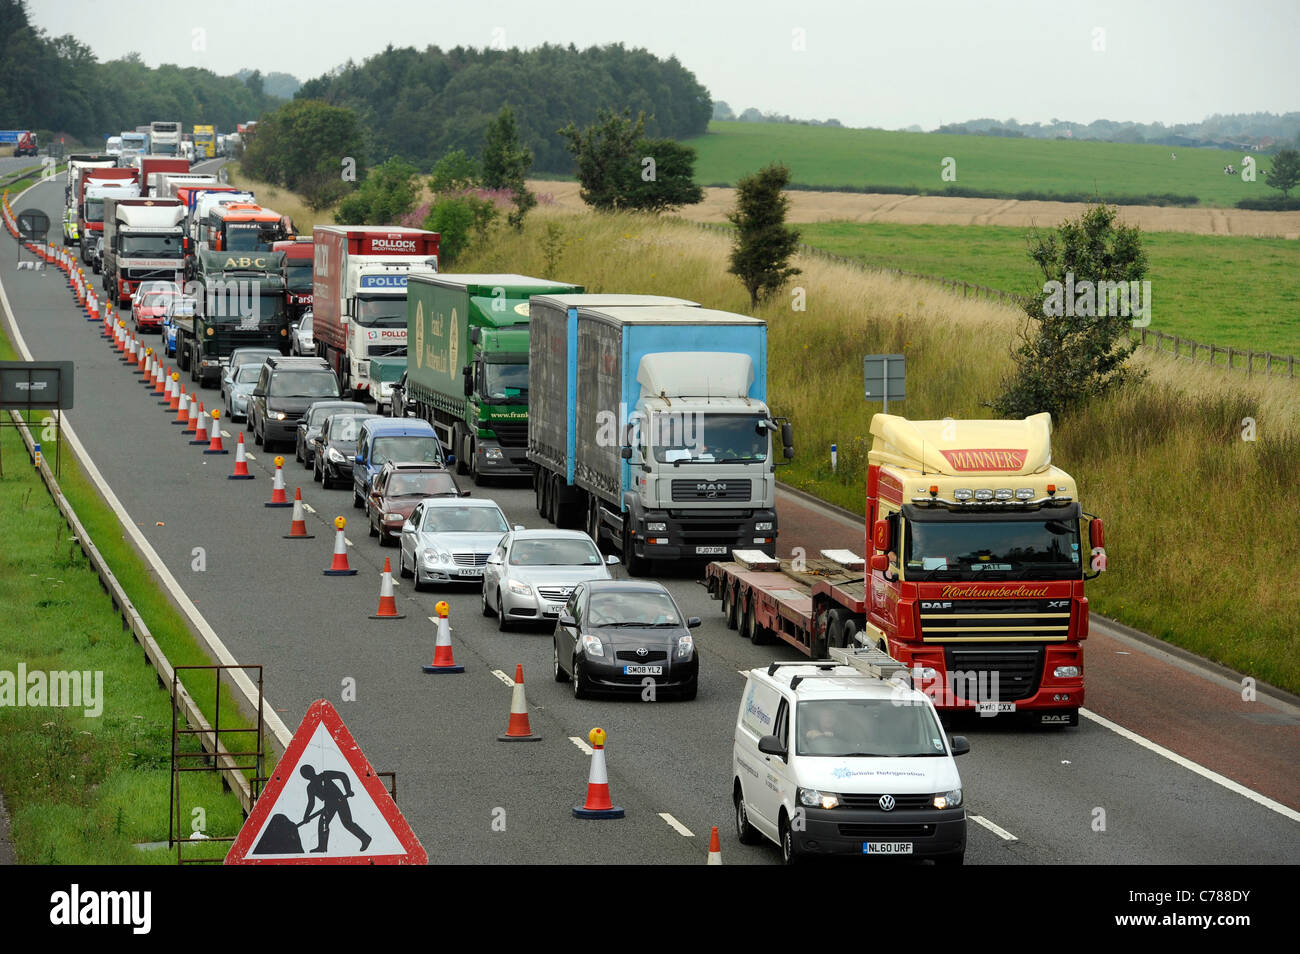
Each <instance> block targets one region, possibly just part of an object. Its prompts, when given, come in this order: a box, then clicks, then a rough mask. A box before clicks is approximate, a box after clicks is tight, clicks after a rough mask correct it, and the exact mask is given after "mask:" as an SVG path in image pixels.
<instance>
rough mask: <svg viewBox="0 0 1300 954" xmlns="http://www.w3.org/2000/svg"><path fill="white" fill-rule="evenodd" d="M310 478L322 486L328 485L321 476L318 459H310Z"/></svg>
mask: <svg viewBox="0 0 1300 954" xmlns="http://www.w3.org/2000/svg"><path fill="white" fill-rule="evenodd" d="M311 479H312V480H313V481H315V482H316V483H318V484H320V485H321V486H322V487H328V486H329V484H327V483H325V481H324V479H323V478H322V477H321V472H320V462H319V461H312V465H311Z"/></svg>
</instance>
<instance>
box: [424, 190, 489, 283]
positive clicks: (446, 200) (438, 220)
mask: <svg viewBox="0 0 1300 954" xmlns="http://www.w3.org/2000/svg"><path fill="white" fill-rule="evenodd" d="M496 217H497V207H496V204H495V203H493V202H492V200H490V199H482V198H479V197H478V196H476V195H474V194H472V193H468V192H466V193H460V194H457V195H445V196H441V197H440V198H438V199H436V200H435V201H434V203H433V205H432V206H431V207H430V209H429V215H428V217H427V218H425V220H424V227H425V228H426V229H428V230H429V231H430V232H437V233H438V234H439V236H440V238H439V240H438V264H439V266H440V267H442V268H444V269H445V268H447V267H448V266H450V265H452V264H453V263H454V262H455V261H456V259H458V258H459V257H460V256H461V255H462V254H464V252H465V250H466V249H468V248H469V247H470V246H471V245H472V244H473V243H474V242H475V241H476V240H477V241H480V242H481V241H483V240H485V239H486V237H487V234H488V230H489V228H490V227H491V225H492V222H493V221H494V220H495V219H496Z"/></svg>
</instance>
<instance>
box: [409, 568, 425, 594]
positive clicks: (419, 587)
mask: <svg viewBox="0 0 1300 954" xmlns="http://www.w3.org/2000/svg"><path fill="white" fill-rule="evenodd" d="M411 576H412V579H414V580H415V592H417V593H423V592H424V590H425V584H424V581H423V580H421V579H420V568H419V567H418V566H416V567H413V568H412V570H411Z"/></svg>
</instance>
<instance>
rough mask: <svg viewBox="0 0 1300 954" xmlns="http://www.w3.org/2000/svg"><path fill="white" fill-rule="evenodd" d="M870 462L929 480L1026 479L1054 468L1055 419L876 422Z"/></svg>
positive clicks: (885, 417) (877, 418)
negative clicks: (926, 476) (972, 476)
mask: <svg viewBox="0 0 1300 954" xmlns="http://www.w3.org/2000/svg"><path fill="white" fill-rule="evenodd" d="M871 434H872V436H873V437H874V438H875V441H874V442H873V443H872V445H871V453H870V455H869V456H868V460H869V461H870V463H873V464H886V465H891V464H892V465H894V466H896V467H904V468H907V469H909V470H915V471H918V472H920V473H925V474H945V475H949V476H953V477H956V476H958V475H962V474H1001V475H1006V476H1017V475H1019V476H1024V475H1028V474H1035V473H1039V472H1041V471H1043V470H1046V469H1047V468H1048V467H1050V466H1051V463H1052V415H1050V414H1048V413H1046V412H1044V413H1042V414H1035V415H1033V416H1032V417H1027V418H1025V419H1024V420H1021V421H954V420H946V421H909V420H907V419H906V418H902V417H897V416H895V415H893V414H875V415H873V416H872V418H871Z"/></svg>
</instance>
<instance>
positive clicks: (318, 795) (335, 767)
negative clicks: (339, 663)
mask: <svg viewBox="0 0 1300 954" xmlns="http://www.w3.org/2000/svg"><path fill="white" fill-rule="evenodd" d="M428 861H429V856H428V855H427V854H425V851H424V847H423V846H422V845H421V844H420V842H419V840H418V839H417V838H416V837H415V833H414V832H413V831H411V826H410V825H408V824H407V823H406V819H405V818H403V817H402V813H401V812H400V811H398V810H397V803H396V802H394V801H393V799H392V796H390V795H389V794H388V789H386V788H385V787H384V784H383V782H382V781H380V779H379V777H378V776H377V775H376V774H375V770H374V769H373V768H371V767H370V763H369V762H368V761H366V757H365V756H364V755H362V754H361V749H360V747H358V746H357V743H356V741H355V740H354V739H353V738H352V733H350V732H349V731H348V729H347V726H345V725H344V724H343V720H342V719H340V718H339V714H338V712H336V711H335V709H334V707H333V706H332V705H330V704H329V703H328V702H326V701H325V700H324V699H318V700H316V701H315V702H313V703H312V704H311V707H310V708H308V710H307V715H306V717H305V718H303V720H302V725H300V726H298V731H297V732H295V733H294V734H293V741H291V742H290V743H289V748H288V749H286V750H285V753H284V757H283V758H282V759H280V761H279V763H278V764H277V765H276V767H275V772H274V773H273V774H272V776H271V778H270V779H269V780H268V781H267V783H266V788H265V790H263V792H262V794H261V796H260V797H259V798H258V799H257V801H256V802H255V803H254V805H253V811H252V813H251V814H250V815H249V816H248V820H247V821H245V822H244V827H243V828H241V829H240V830H239V837H238V838H236V839H235V843H234V845H233V846H232V847H231V849H230V853H229V854H227V855H226V864H228V865H313V864H315V865H322V864H324V865H423V864H428Z"/></svg>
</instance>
